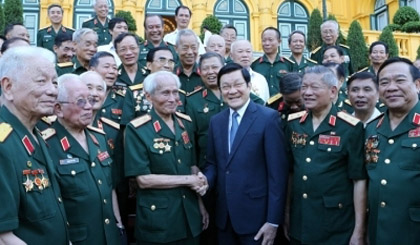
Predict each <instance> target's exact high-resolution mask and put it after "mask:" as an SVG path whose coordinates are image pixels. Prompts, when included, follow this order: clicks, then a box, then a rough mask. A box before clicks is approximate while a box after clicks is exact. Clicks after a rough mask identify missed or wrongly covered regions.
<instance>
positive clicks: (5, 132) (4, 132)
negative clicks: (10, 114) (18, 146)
mask: <svg viewBox="0 0 420 245" xmlns="http://www.w3.org/2000/svg"><path fill="white" fill-rule="evenodd" d="M12 131H13V128H12V126H11V125H10V124H8V123H0V143H3V142H4V141H5V140H6V139H7V137H8V136H9V135H10V133H11V132H12Z"/></svg>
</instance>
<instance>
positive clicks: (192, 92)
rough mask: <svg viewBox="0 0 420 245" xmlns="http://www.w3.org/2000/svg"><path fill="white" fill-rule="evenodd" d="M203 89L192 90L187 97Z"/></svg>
mask: <svg viewBox="0 0 420 245" xmlns="http://www.w3.org/2000/svg"><path fill="white" fill-rule="evenodd" d="M202 89H203V87H199V88H196V89H195V90H194V91H191V92H189V93H187V97H189V96H191V95H193V94H195V93H197V92H198V91H200V90H202Z"/></svg>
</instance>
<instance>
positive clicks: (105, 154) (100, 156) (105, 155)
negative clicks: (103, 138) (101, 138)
mask: <svg viewBox="0 0 420 245" xmlns="http://www.w3.org/2000/svg"><path fill="white" fill-rule="evenodd" d="M107 158H109V154H108V151H104V152H100V153H99V154H98V159H99V161H101V162H103V161H104V160H106V159H107Z"/></svg>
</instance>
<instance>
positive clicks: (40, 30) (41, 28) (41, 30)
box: [39, 26, 49, 31]
mask: <svg viewBox="0 0 420 245" xmlns="http://www.w3.org/2000/svg"><path fill="white" fill-rule="evenodd" d="M48 28H49V26H46V27H44V28H41V29H39V31H43V30H46V29H48Z"/></svg>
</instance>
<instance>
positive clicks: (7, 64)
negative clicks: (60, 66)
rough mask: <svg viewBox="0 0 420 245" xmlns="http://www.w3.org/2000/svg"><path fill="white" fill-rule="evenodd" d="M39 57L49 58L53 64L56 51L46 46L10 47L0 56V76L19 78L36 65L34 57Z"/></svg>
mask: <svg viewBox="0 0 420 245" xmlns="http://www.w3.org/2000/svg"><path fill="white" fill-rule="evenodd" d="M38 57H42V58H44V59H46V60H48V61H49V62H51V65H53V64H55V55H54V53H53V52H51V51H49V50H47V49H44V48H39V47H30V46H21V47H14V48H11V49H8V50H7V51H6V52H5V53H4V54H3V55H2V56H1V58H0V78H3V77H10V78H12V79H13V80H18V78H19V77H20V76H22V75H24V74H25V71H26V70H28V69H29V68H30V67H32V66H34V63H33V62H34V59H36V58H38Z"/></svg>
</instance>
